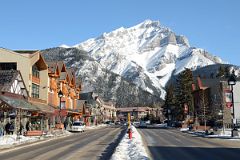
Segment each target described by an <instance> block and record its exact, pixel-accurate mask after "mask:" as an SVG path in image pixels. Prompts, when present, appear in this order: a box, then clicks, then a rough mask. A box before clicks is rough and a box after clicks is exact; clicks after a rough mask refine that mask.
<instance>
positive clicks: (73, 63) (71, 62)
mask: <svg viewBox="0 0 240 160" xmlns="http://www.w3.org/2000/svg"><path fill="white" fill-rule="evenodd" d="M41 53H42V55H43V57H44V59H45V61H64V62H65V64H66V66H67V67H71V68H74V69H75V71H76V76H77V77H78V78H80V79H81V81H82V84H83V92H87V91H94V92H95V93H97V94H98V95H99V96H100V97H101V99H103V100H105V101H109V100H111V101H114V102H115V103H116V106H118V107H128V106H129V107H131V106H154V105H157V104H161V103H162V102H163V101H162V99H161V98H160V95H161V92H157V91H155V92H154V94H150V93H149V92H147V91H144V90H143V89H141V88H140V87H138V86H137V85H135V84H133V83H132V82H129V81H127V80H126V79H125V78H123V77H121V76H120V75H118V74H115V73H113V72H111V71H109V70H107V69H105V68H104V67H103V66H102V65H101V64H99V63H98V62H97V61H96V60H94V59H93V58H92V57H89V55H88V53H87V52H85V51H82V50H79V49H77V48H63V47H58V48H50V49H45V50H42V51H41Z"/></svg>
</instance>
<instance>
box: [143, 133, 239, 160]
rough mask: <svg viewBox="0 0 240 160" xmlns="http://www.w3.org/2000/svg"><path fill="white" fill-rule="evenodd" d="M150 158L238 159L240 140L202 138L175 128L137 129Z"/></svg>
mask: <svg viewBox="0 0 240 160" xmlns="http://www.w3.org/2000/svg"><path fill="white" fill-rule="evenodd" d="M138 131H139V132H140V133H141V135H142V137H143V139H144V141H145V143H146V146H148V150H149V152H150V155H151V157H152V159H156V160H227V159H239V153H240V141H239V140H226V139H225V140H224V139H210V138H202V137H197V136H194V135H190V134H187V133H181V132H180V131H178V130H176V129H148V128H146V129H138Z"/></svg>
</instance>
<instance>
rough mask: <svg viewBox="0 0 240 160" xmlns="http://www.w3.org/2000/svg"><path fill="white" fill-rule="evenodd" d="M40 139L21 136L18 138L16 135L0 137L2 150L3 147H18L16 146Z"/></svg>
mask: <svg viewBox="0 0 240 160" xmlns="http://www.w3.org/2000/svg"><path fill="white" fill-rule="evenodd" d="M37 140H39V138H37V137H25V136H22V135H21V136H19V137H17V135H16V134H14V135H5V136H1V137H0V148H1V147H3V148H4V147H8V146H11V145H16V144H22V143H26V142H33V141H37Z"/></svg>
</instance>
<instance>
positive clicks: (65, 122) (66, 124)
mask: <svg viewBox="0 0 240 160" xmlns="http://www.w3.org/2000/svg"><path fill="white" fill-rule="evenodd" d="M67 126H68V122H67V120H65V121H64V129H65V130H66V129H67Z"/></svg>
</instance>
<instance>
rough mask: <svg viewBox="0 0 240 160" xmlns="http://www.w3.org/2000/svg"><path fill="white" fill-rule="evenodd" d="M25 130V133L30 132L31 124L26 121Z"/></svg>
mask: <svg viewBox="0 0 240 160" xmlns="http://www.w3.org/2000/svg"><path fill="white" fill-rule="evenodd" d="M26 130H27V131H30V130H31V122H30V121H27V123H26Z"/></svg>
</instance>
